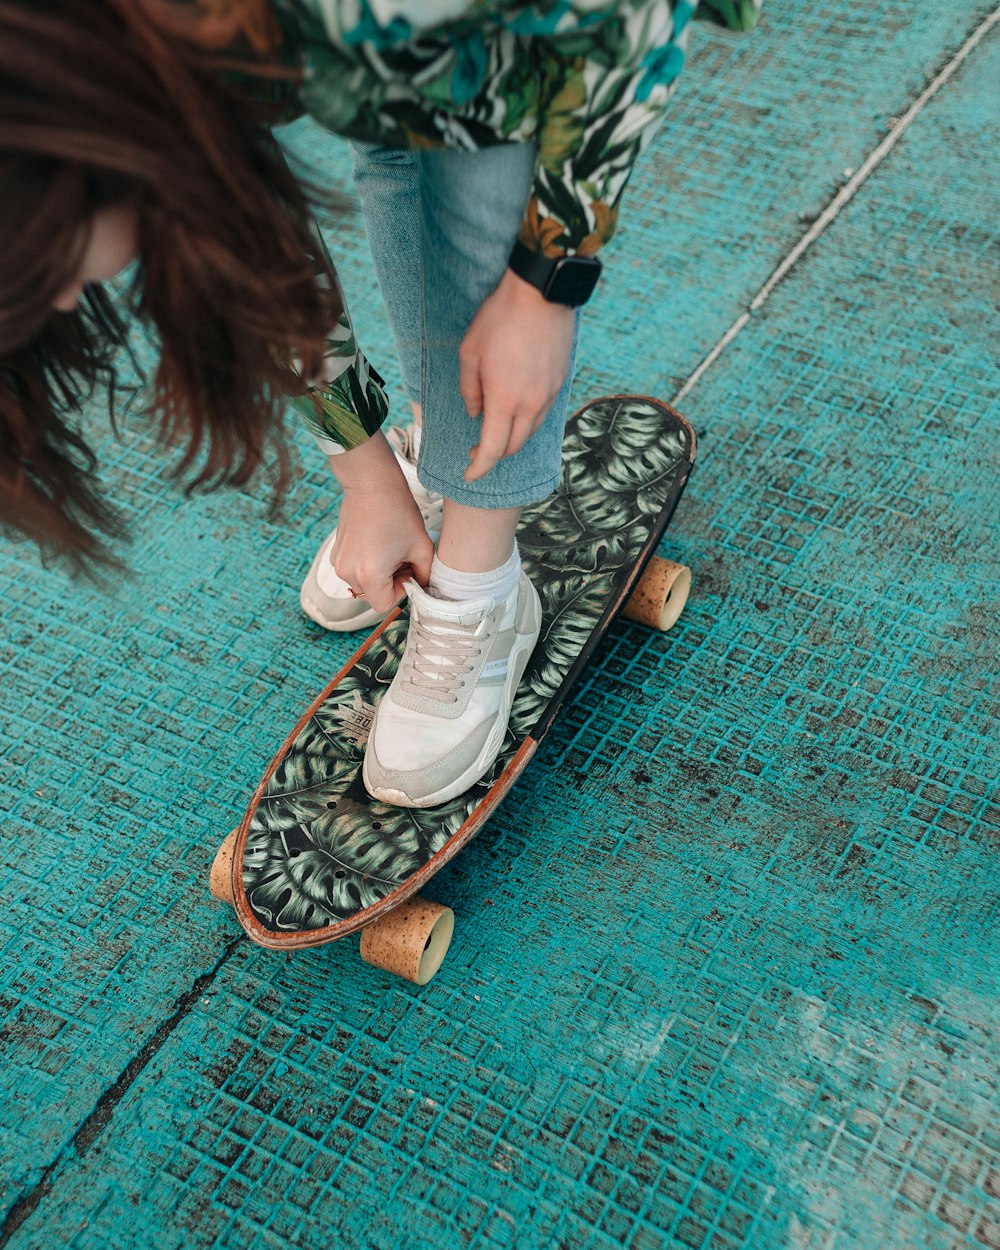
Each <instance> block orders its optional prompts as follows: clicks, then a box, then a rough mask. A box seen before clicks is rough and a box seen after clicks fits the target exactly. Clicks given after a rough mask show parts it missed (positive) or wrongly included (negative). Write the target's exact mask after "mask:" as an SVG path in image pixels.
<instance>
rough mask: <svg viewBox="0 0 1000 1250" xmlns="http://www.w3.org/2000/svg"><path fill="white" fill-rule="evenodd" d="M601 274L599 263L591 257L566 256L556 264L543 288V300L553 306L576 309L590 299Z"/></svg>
mask: <svg viewBox="0 0 1000 1250" xmlns="http://www.w3.org/2000/svg"><path fill="white" fill-rule="evenodd" d="M600 272H601V262H600V261H599V260H597V259H596V257H591V256H566V257H564V258H563V259H562V260H560V261H558V262H557V263H556V267H555V270H554V272H553V274H552V277H551V278H550V279H549V281H548V285H547V286H546V288H545V298H546V299H548V300H551V301H552V302H553V303H554V304H569V306H570V307H571V308H576V307H577V306H578V305H580V304H585V303H586V302H587V300H588V299H590V296H591V293H592V292H593V290H594V287H595V286H596V285H597V279H598V277H599V276H600Z"/></svg>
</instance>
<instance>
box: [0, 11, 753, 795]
mask: <svg viewBox="0 0 1000 1250" xmlns="http://www.w3.org/2000/svg"><path fill="white" fill-rule="evenodd" d="M758 4H759V0H713V6H714V12H715V14H716V16H721V17H722V18H723V19H724V20H725V21H726V22H727V23H728V24H729V25H731V26H734V27H739V28H748V27H749V26H751V25H753V23H754V21H755V19H756V14H757V5H758ZM694 7H695V6H694V5H693V4H691V3H686V2H685V0H673V2H672V3H667V2H666V0H628V2H626V0H622V2H620V3H617V4H615V3H602V2H601V0H576V3H573V2H572V0H544V2H540V3H535V4H528V3H517V2H516V0H515V2H513V3H506V4H501V3H499V2H498V3H494V4H489V5H483V4H482V3H476V2H475V0H186V2H183V0H59V2H58V3H54V4H51V5H48V6H45V9H44V11H43V12H42V13H39V12H37V11H36V6H35V5H33V4H31V3H28V0H0V362H2V363H0V368H2V375H0V376H2V382H0V474H2V477H3V485H4V496H3V511H2V519H3V521H4V522H5V523H6V525H8V526H9V527H12V528H15V529H19V530H20V531H22V532H23V533H26V534H28V535H29V536H30V537H32V538H34V539H35V540H36V541H38V542H39V543H40V545H41V546H42V547H43V549H48V550H55V551H57V552H61V553H64V554H66V555H68V556H69V557H70V558H71V559H72V560H74V561H75V562H76V564H77V565H78V566H79V567H87V566H90V565H92V564H93V563H94V562H95V561H99V560H101V559H107V558H108V552H107V550H106V548H105V547H104V546H102V543H101V539H100V537H99V535H101V534H103V535H105V536H108V537H113V536H114V535H116V534H117V533H118V531H119V529H120V525H119V522H118V518H117V517H116V515H115V513H114V512H113V511H112V510H111V509H109V507H108V506H107V505H106V504H105V503H104V502H103V501H102V500H100V499H99V498H98V496H97V494H96V493H95V490H94V487H93V484H92V479H93V468H94V465H93V460H92V457H91V455H90V453H89V451H88V449H87V446H86V443H85V440H84V438H83V436H82V434H81V432H80V430H79V414H80V410H81V403H82V400H83V399H85V398H86V396H87V395H88V394H89V393H90V391H91V390H92V389H93V386H94V384H95V383H96V382H98V381H108V382H111V383H112V396H113V391H114V387H113V368H112V365H111V354H112V351H113V349H114V348H115V347H116V346H119V345H121V344H122V343H124V336H125V326H124V324H123V322H122V321H121V320H120V319H119V317H118V315H117V314H116V312H115V310H114V309H113V308H112V306H111V304H110V303H109V301H108V300H107V298H106V297H105V296H104V295H103V293H102V292H101V290H100V286H99V283H100V282H101V281H103V280H104V279H106V278H108V277H110V276H112V275H113V274H114V273H116V272H117V271H118V270H119V269H120V268H121V267H122V266H123V264H125V263H127V262H128V261H129V260H131V259H133V258H135V259H136V260H137V269H136V274H135V279H134V282H133V284H132V288H131V302H132V305H133V307H134V311H135V313H136V314H137V315H138V316H139V317H140V318H141V319H143V320H145V321H147V322H149V323H151V324H152V325H153V326H154V327H155V329H156V331H157V332H158V335H159V339H160V344H161V359H160V364H159V366H158V370H157V374H156V378H155V384H154V402H153V408H154V411H155V412H156V413H157V415H158V417H159V420H160V423H161V427H162V430H163V433H164V436H165V437H166V438H168V439H171V440H176V439H182V440H183V441H184V443H185V444H186V447H185V452H184V456H183V458H182V462H181V466H180V471H181V472H186V471H187V470H190V469H192V468H195V467H196V472H195V475H194V482H195V484H198V483H201V484H206V483H209V484H216V483H220V482H223V481H226V482H236V483H241V482H245V481H246V480H248V478H249V477H250V476H251V474H252V473H253V472H254V471H255V470H256V469H257V468H258V467H259V466H260V465H261V464H262V463H263V462H264V461H265V459H266V458H267V455H268V452H269V451H270V452H271V454H272V455H273V456H274V459H275V461H276V465H277V477H278V485H279V487H280V486H281V484H282V483H283V482H284V480H285V477H286V475H287V464H286V457H285V452H284V449H283V448H282V447H281V445H280V443H278V442H277V440H276V439H275V438H274V434H275V432H276V430H277V429H278V423H277V420H276V418H277V416H278V412H279V409H280V407H281V406H282V403H283V401H285V400H286V399H287V397H288V396H292V397H293V402H294V404H295V406H296V408H297V409H298V411H299V412H300V413H301V414H302V415H303V416H304V418H305V419H306V421H307V423H308V424H309V426H310V428H311V429H312V430H313V432H314V434H315V435H316V437H317V439H318V441H319V443H320V446H321V447H322V448H323V450H325V451H326V452H327V454H328V455H329V457H330V465H331V468H332V470H333V472H334V474H335V476H336V477H337V479H338V481H339V482H340V484H341V487H342V488H343V502H342V505H341V510H340V518H339V525H338V528H337V530H336V531H335V532H334V534H333V535H331V537H330V539H329V540H328V541H327V542H326V543H325V544H324V545H323V547H322V548H321V550H320V552H319V553H318V555H317V559H316V561H315V562H314V564H313V568H312V570H311V571H310V574H309V577H308V578H307V580H306V584H305V586H304V587H303V605H304V606H305V607H306V609H307V610H308V611H309V612H310V615H312V616H313V617H314V618H316V619H318V620H320V621H321V623H323V624H325V625H327V626H328V627H332V628H345V627H352V626H353V627H357V626H359V625H362V624H366V623H370V622H371V620H372V619H375V618H377V617H378V616H379V615H382V614H384V613H385V612H387V611H388V610H389V609H390V607H391V606H392V605H393V604H394V603H395V602H397V601H398V600H399V598H400V597H401V596H402V594H403V593H404V591H405V592H406V593H408V594H409V596H410V601H411V602H410V608H411V613H410V615H411V625H410V634H409V639H408V642H407V648H406V653H405V654H404V657H403V660H402V663H401V665H400V669H399V673H398V675H397V677H396V679H395V681H394V682H393V685H392V687H391V688H390V690H389V691H388V693H387V695H386V697H385V698H384V699H383V701H382V703H381V705H380V707H379V709H378V713H377V716H376V721H375V725H374V727H373V730H372V735H371V738H370V740H369V745H368V750H367V754H366V759H365V768H364V778H365V784H366V785H367V786H368V788H369V790H370V791H371V792H372V793H373V794H374V795H375V796H376V797H379V798H383V799H385V800H386V801H389V802H396V803H401V804H404V805H411V806H429V805H431V804H434V803H439V802H443V801H444V800H445V799H447V798H450V797H452V796H453V795H455V794H457V793H459V792H461V791H462V790H464V789H465V788H467V787H468V786H469V785H470V784H472V782H473V781H475V780H476V779H477V778H478V777H479V776H481V775H482V774H483V773H484V772H485V771H486V770H487V769H488V767H489V765H490V764H491V763H492V760H493V758H494V757H495V755H496V753H497V751H498V750H499V747H500V744H501V741H502V738H503V732H504V728H505V725H506V720H507V716H508V714H509V710H510V705H511V701H512V699H513V695H514V691H515V689H516V687H517V683H518V681H519V680H520V677H521V674H522V673H523V671H524V667H525V665H526V663H527V659H528V656H529V655H530V652H531V650H532V648H533V646H534V643H535V640H536V638H537V635H538V630H539V626H540V614H539V608H538V597H537V594H536V593H535V590H534V588H533V587H532V586H531V584H530V582H529V581H528V579H527V578H526V577H525V576H524V574H523V573H522V572H521V569H520V564H519V559H518V554H517V546H516V542H515V529H516V525H517V520H518V517H519V515H520V511H521V508H522V507H523V506H524V505H525V504H526V503H530V502H533V501H535V500H537V499H541V498H544V497H545V496H546V495H547V494H548V493H549V492H550V491H551V490H552V489H553V488H554V486H555V484H556V482H557V480H558V476H559V448H560V442H561V436H562V428H563V422H564V419H565V415H566V409H567V404H568V398H569V386H570V380H571V374H572V361H573V353H574V346H575V342H576V332H577V324H578V310H579V308H580V306H581V305H582V304H583V303H584V302H585V301H586V299H587V297H588V296H589V294H590V292H591V291H592V290H593V286H594V283H595V282H596V278H597V274H598V272H599V269H600V263H599V261H598V260H597V259H596V253H597V251H598V250H599V249H600V247H601V246H602V245H603V244H604V243H606V242H607V241H608V240H609V239H610V238H611V235H612V234H613V231H614V227H615V222H616V218H617V212H618V203H619V199H620V197H621V194H622V191H623V189H624V186H625V183H626V181H627V179H628V176H629V174H630V172H631V168H632V165H633V163H634V161H635V159H636V157H637V156H638V154H639V153H640V151H641V150H642V148H643V147H644V146H645V144H646V142H647V141H648V139H649V138H650V136H651V134H652V132H653V130H654V128H655V125H656V123H657V121H658V120H659V118H660V115H661V113H662V111H663V108H664V106H665V104H666V101H667V99H668V98H669V96H670V94H671V92H672V89H673V86H674V84H675V81H676V78H677V76H678V74H679V72H680V68H681V65H682V63H683V48H684V44H685V42H686V38H687V27H688V22H689V19H690V18H691V17H692V16H693V11H694ZM301 108H304V109H306V110H307V111H308V112H309V113H310V114H311V115H312V116H313V117H314V118H316V120H317V121H319V122H320V123H321V124H323V125H325V126H326V127H328V128H329V129H331V130H333V131H335V132H337V133H340V134H343V135H346V136H347V137H349V138H350V139H351V140H352V141H353V156H354V167H355V179H356V183H357V186H358V190H359V193H360V195H361V198H362V204H363V207H364V210H365V218H366V225H367V227H368V232H369V238H370V241H371V245H372V250H373V256H374V260H375V264H376V269H377V272H378V275H379V280H380V283H381V286H382V289H383V294H384V296H385V300H386V305H387V310H388V312H389V315H390V320H391V322H392V325H393V331H394V334H395V337H396V343H397V349H398V352H399V356H400V366H401V371H402V376H403V380H404V383H405V385H406V387H407V389H408V391H409V393H410V397H411V399H412V401H413V404H414V416H415V421H416V424H415V426H414V427H413V428H411V429H410V430H407V431H402V432H400V431H395V432H393V431H390V437H386V436H385V435H383V434H382V433H381V430H380V427H381V425H382V422H383V419H384V417H385V415H386V407H387V405H386V401H385V397H384V393H383V390H382V385H381V379H380V378H379V377H378V375H377V373H376V372H375V371H374V370H373V369H372V368H371V367H370V366H369V364H368V362H367V360H366V359H365V357H364V355H363V354H362V353H361V351H360V349H359V348H358V346H357V344H356V342H355V339H354V336H353V333H352V331H351V326H350V321H349V318H348V316H347V313H346V310H345V308H344V303H343V297H342V293H341V292H340V289H339V286H338V284H337V280H336V276H335V273H334V270H333V267H332V265H331V263H330V260H329V257H328V256H327V254H326V251H325V248H324V247H323V244H322V242H321V240H320V238H319V235H318V232H317V231H316V229H315V227H314V225H313V223H312V218H311V215H310V209H309V197H308V195H307V192H306V191H305V190H304V189H303V187H302V185H301V184H300V183H299V182H298V181H297V180H296V179H295V178H294V177H293V176H292V174H291V173H290V172H289V170H288V169H287V167H286V166H285V164H284V162H283V160H282V158H281V156H280V153H279V151H278V148H277V146H276V145H275V143H274V142H273V140H272V138H271V136H270V132H269V129H268V127H269V125H271V124H274V123H276V122H277V121H278V120H280V119H282V118H284V117H287V116H289V115H291V114H293V113H294V111H295V110H296V109H301ZM331 327H333V329H332V330H331ZM439 509H440V520H439V521H438V515H439V513H438V510H439ZM429 520H430V521H432V523H433V528H435V529H436V528H438V526H439V527H440V537H439V540H438V544H437V551H436V553H435V551H434V549H433V545H432V539H431V537H430V536H429V535H428V530H427V522H428V521H429Z"/></svg>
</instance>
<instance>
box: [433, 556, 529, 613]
mask: <svg viewBox="0 0 1000 1250" xmlns="http://www.w3.org/2000/svg"><path fill="white" fill-rule="evenodd" d="M520 576H521V553H520V552H519V551H518V549H517V544H516V543H515V544H514V551H513V553H512V554H511V557H510V559H509V560H508V561H507V562H506V564H501V565H500V567H499V568H498V569H491V570H490V571H489V572H488V573H463V572H461V571H460V570H459V569H452V568H449V567H448V565H447V564H443V563H442V562H441V561H440V560H439V559H438V558H437V556H435V557H434V563H433V564H432V565H431V589H432V590H434V591H436V592H437V593H438V595H440V597H441V598H442V599H453V600H459V601H462V600H467V599H486V598H489V599H494V600H496V601H497V602H498V603H499V601H500V600H501V599H506V598H507V596H508V595H509V594H510V593H511V591H512V590H513V589H514V587H515V586H516V585H517V581H518V578H519V577H520Z"/></svg>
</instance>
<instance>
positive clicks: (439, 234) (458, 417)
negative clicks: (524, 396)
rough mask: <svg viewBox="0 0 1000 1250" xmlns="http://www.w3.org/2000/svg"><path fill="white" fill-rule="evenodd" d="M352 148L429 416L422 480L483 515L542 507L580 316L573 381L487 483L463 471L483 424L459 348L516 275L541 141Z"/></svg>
mask: <svg viewBox="0 0 1000 1250" xmlns="http://www.w3.org/2000/svg"><path fill="white" fill-rule="evenodd" d="M351 149H352V154H353V160H354V182H355V186H356V187H357V190H358V194H359V195H360V197H361V205H362V208H363V210H364V216H365V226H366V229H367V232H368V240H369V243H370V245H371V250H372V257H373V259H374V262H375V271H376V274H377V276H378V281H379V286H380V287H381V290H382V297H383V299H384V301H385V306H386V311H387V313H388V315H389V321H390V324H391V326H392V332H393V336H394V338H395V341H396V351H397V352H398V354H399V363H400V371H401V373H402V377H403V383H404V385H405V387H406V389H407V391H408V392H409V395H410V398H411V399H412V400H413V402H414V403H419V404H420V405H421V406H422V408H423V437H422V439H421V447H420V460H419V463H418V466H417V475H418V477H419V479H420V482H421V484H422V485H423V486H425V487H426V488H427V489H428V490H435V491H438V492H439V493H440V494H442V495H444V496H445V497H446V498H448V499H454V500H456V501H457V502H459V503H463V504H469V505H471V506H472V507H478V508H509V507H514V506H516V505H519V504H527V503H534V502H535V501H537V500H539V499H544V498H545V497H546V496H547V495H549V494H551V492H552V491H553V490H554V489H555V487H556V486H557V484H558V482H559V474H560V463H561V459H560V452H561V448H562V438H563V428H564V426H565V423H566V414H567V410H568V407H569V393H570V384H571V382H572V378H573V368H574V363H575V356H576V342H577V335H578V333H579V316H578V317H577V335H575V336H574V340H573V352H572V354H571V356H570V364H569V374H568V376H567V378H566V381H565V382H564V383H563V386H562V388H561V390H560V391H559V394H558V396H557V397H556V400H555V402H554V403H553V405H552V407H551V409H550V410H549V412H548V414H547V415H546V417H545V420H544V422H543V424H542V426H541V428H540V429H539V430H537V431H536V432H535V434H533V435H532V437H531V438H530V439H529V440H528V442H527V443H526V444H525V446H524V447H523V448H522V449H521V451H519V452H518V453H517V454H516V455H514V456H507V457H505V458H504V459H503V460H501V461H500V462H499V464H497V465H496V466H495V467H494V468H493V469H491V470H490V472H489V473H487V474H486V476H485V477H483V478H481V479H480V480H479V481H477V482H466V481H465V479H464V478H463V476H462V475H463V473H464V471H465V469H466V468H467V467H468V463H469V452H470V450H471V449H472V448H473V447H474V446H475V444H476V443H477V441H478V437H479V425H480V423H479V421H478V420H474V419H472V418H470V417H469V414H468V413H467V412H466V409H465V403H464V401H463V399H462V396H461V393H460V392H459V389H458V383H459V361H458V349H459V346H460V345H461V342H462V339H463V338H464V336H465V332H466V330H468V328H469V325H470V323H471V322H472V319H473V317H474V316H475V315H476V313H477V312H478V310H479V307H480V305H481V304H482V302H483V300H484V299H485V298H486V297H487V296H488V295H490V294H491V293H492V292H493V291H494V290H495V289H496V287H497V285H498V283H499V282H500V279H501V278H502V277H503V275H504V271H505V270H506V268H507V259H508V257H509V256H510V252H511V248H512V247H513V246H514V241H515V240H516V238H517V235H518V231H519V229H520V226H521V220H522V217H523V215H524V208H525V205H526V204H527V202H528V197H529V195H530V191H531V182H532V174H533V171H534V164H535V147H534V145H533V144H502V145H500V146H497V147H490V148H483V149H481V150H479V151H476V152H467V151H461V150H457V149H451V148H446V149H433V150H418V151H410V150H407V149H399V148H384V147H379V146H378V145H376V144H370V143H352V144H351Z"/></svg>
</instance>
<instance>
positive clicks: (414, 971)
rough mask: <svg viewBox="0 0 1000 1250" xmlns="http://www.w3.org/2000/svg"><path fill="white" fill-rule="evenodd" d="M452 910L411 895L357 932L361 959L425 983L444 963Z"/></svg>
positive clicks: (418, 983) (449, 937) (451, 928)
mask: <svg viewBox="0 0 1000 1250" xmlns="http://www.w3.org/2000/svg"><path fill="white" fill-rule="evenodd" d="M454 931H455V913H454V912H453V911H452V910H451V908H450V907H442V905H441V904H440V903H432V902H431V901H430V899H426V898H421V897H420V896H419V895H415V896H414V897H413V898H408V899H407V900H406V902H405V903H400V904H399V906H398V907H394V908H393V909H392V911H390V912H389V913H388V914H387V915H385V916H382V917H381V918H380V919H378V920H375V921H373V922H372V923H371V924H370V925H367V926H366V927H365V928H364V929H362V931H361V958H362V959H363V960H364V961H365V963H366V964H371V965H372V966H373V967H375V968H382V969H383V970H384V971H386V972H391V973H393V974H394V975H395V976H397V977H402V978H403V980H404V981H412V982H413V984H414V985H426V984H427V982H428V981H429V980H430V979H431V977H432V976H433V975H434V974H435V972H437V970H438V968H440V967H441V964H442V963H443V962H444V957H445V954H446V952H447V950H448V945H449V943H450V942H451V935H452V933H453V932H454Z"/></svg>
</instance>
